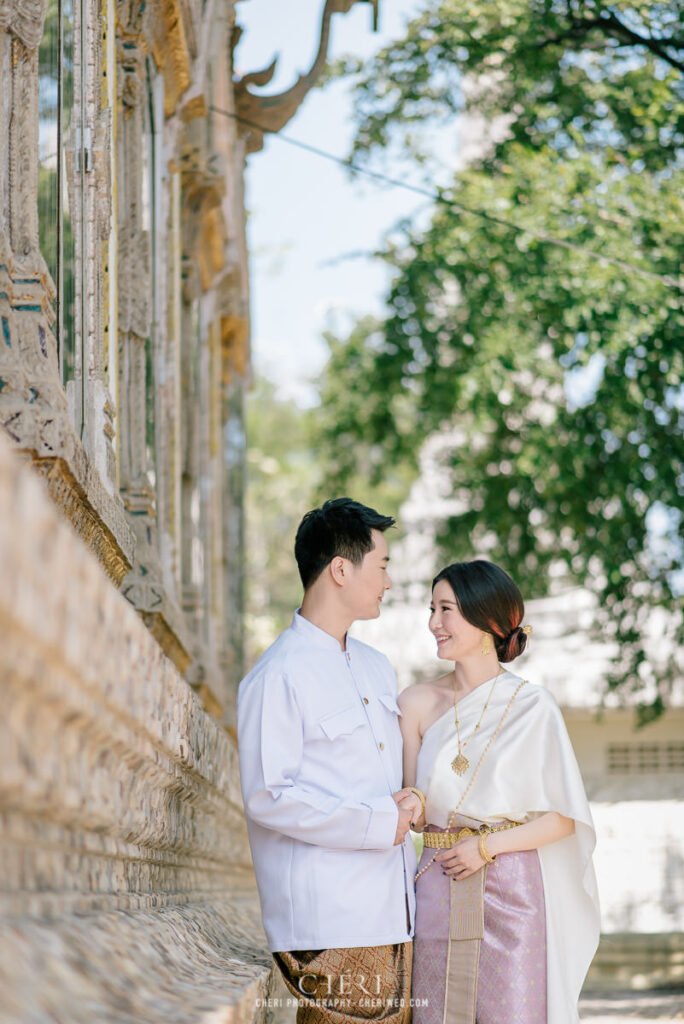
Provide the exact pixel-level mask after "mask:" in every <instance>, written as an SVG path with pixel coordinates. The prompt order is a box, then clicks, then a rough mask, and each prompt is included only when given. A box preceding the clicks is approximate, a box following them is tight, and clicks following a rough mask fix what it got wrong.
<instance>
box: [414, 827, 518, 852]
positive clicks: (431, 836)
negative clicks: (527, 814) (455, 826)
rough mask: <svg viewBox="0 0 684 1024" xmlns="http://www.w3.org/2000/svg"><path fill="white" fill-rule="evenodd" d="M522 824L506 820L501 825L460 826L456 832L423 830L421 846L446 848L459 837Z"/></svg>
mask: <svg viewBox="0 0 684 1024" xmlns="http://www.w3.org/2000/svg"><path fill="white" fill-rule="evenodd" d="M517 825H522V822H521V821H506V822H504V824H503V825H480V827H479V828H467V827H464V828H461V829H459V830H458V832H423V846H427V847H429V848H430V849H432V850H448V849H449V848H450V847H451V846H454V845H455V844H456V843H457V842H458V841H459V839H467V838H468V836H488V835H489V833H490V832H503V831H504V829H507V828H516V826H517Z"/></svg>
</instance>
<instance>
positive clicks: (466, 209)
mask: <svg viewBox="0 0 684 1024" xmlns="http://www.w3.org/2000/svg"><path fill="white" fill-rule="evenodd" d="M209 109H210V110H212V111H213V112H214V113H215V114H222V115H223V116H224V117H230V118H232V119H233V120H234V121H239V122H240V124H244V125H246V126H247V127H248V128H253V129H254V130H255V131H258V132H262V133H263V134H264V135H271V136H272V137H273V138H275V139H279V140H280V141H281V142H285V143H286V144H287V145H288V146H294V147H295V148H296V149H301V150H304V152H305V153H312V154H313V155H314V156H318V157H321V159H323V160H329V161H330V162H331V163H334V164H338V165H339V166H340V167H344V168H346V169H347V170H351V171H355V172H356V173H357V174H363V175H365V176H366V177H367V178H373V179H375V181H378V182H382V183H383V184H385V185H392V186H393V187H394V188H400V189H403V190H404V191H405V192H412V193H413V194H414V195H418V196H423V197H425V198H427V199H430V200H432V201H433V202H435V203H438V204H439V205H440V206H446V207H449V208H450V209H455V210H460V211H461V212H462V213H468V214H471V215H472V216H473V217H479V218H480V220H484V221H487V222H489V223H490V224H498V225H499V226H500V227H505V228H508V229H509V230H511V231H515V232H517V233H518V234H521V235H527V236H528V237H529V238H533V239H535V241H537V242H541V243H542V244H543V245H556V246H559V247H560V248H563V249H569V250H570V251H571V252H577V253H581V254H582V255H584V256H587V257H589V259H592V260H597V261H598V262H600V263H607V264H610V266H613V267H617V268H618V269H619V270H624V271H628V272H631V273H634V274H639V275H641V276H642V277H649V278H651V279H653V280H656V281H660V283H661V284H664V285H667V287H668V288H674V289H676V290H677V291H684V281H678V280H677V279H676V278H675V277H672V276H671V275H670V274H659V273H658V272H657V271H656V270H648V269H647V268H646V267H638V266H636V264H634V263H628V262H627V261H626V260H621V259H618V258H617V257H615V256H607V255H605V254H604V253H600V252H596V251H595V250H594V249H588V248H587V247H586V246H584V245H579V244H578V243H577V242H569V241H567V239H564V238H556V237H555V236H554V235H547V234H544V233H543V232H540V231H535V229H534V228H529V227H525V225H523V224H517V223H516V222H515V221H512V220H508V219H507V218H505V217H498V216H496V215H495V214H493V213H488V212H487V211H486V210H481V209H478V208H476V207H472V206H467V205H466V204H465V203H461V202H460V201H459V200H457V199H453V198H452V197H449V196H447V195H445V194H444V193H443V192H441V191H435V190H434V189H430V188H426V187H424V186H422V185H414V184H412V183H411V182H408V181H401V180H400V179H398V178H391V177H390V176H389V175H387V174H383V173H382V172H381V171H374V170H372V169H371V168H369V167H363V166H361V165H360V164H355V163H354V161H353V160H349V159H345V158H344V157H340V156H337V155H336V154H335V153H329V152H328V151H327V150H325V149H321V148H320V147H319V146H314V145H312V144H311V143H310V142H303V141H302V140H301V139H293V138H292V136H290V135H283V133H282V132H272V131H270V130H269V129H268V128H266V127H264V126H263V125H260V124H257V123H256V122H255V121H251V120H249V119H248V118H246V117H242V116H241V115H240V114H236V113H234V112H233V111H230V110H223V109H222V108H221V107H215V106H213V105H212V106H210V107H209Z"/></svg>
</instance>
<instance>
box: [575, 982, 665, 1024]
mask: <svg viewBox="0 0 684 1024" xmlns="http://www.w3.org/2000/svg"><path fill="white" fill-rule="evenodd" d="M580 1017H581V1019H582V1024H635V1022H637V1021H652V1020H657V1021H660V1024H676V1022H679V1021H684V990H681V991H676V992H673V991H665V990H663V991H654V992H601V993H593V992H592V993H587V994H586V995H584V996H582V998H581V999H580Z"/></svg>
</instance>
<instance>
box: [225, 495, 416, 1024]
mask: <svg viewBox="0 0 684 1024" xmlns="http://www.w3.org/2000/svg"><path fill="white" fill-rule="evenodd" d="M393 524H394V520H393V519H392V518H391V517H390V516H382V515H379V513H377V512H376V511H375V510H374V509H371V508H368V507H366V506H365V505H361V504H359V503H358V502H356V501H352V500H351V499H349V498H337V499H335V500H333V501H327V502H326V503H325V504H324V505H323V506H322V507H321V508H318V509H314V510H313V511H311V512H308V513H307V514H306V515H305V516H304V518H303V520H302V522H301V523H300V525H299V529H298V531H297V537H296V540H295V558H296V560H297V565H298V568H299V573H300V576H301V579H302V583H303V585H304V598H303V601H302V607H301V609H300V610H299V611H297V612H296V613H295V615H294V617H293V620H292V625H291V626H290V627H289V628H288V629H286V630H285V632H284V633H282V634H281V635H280V636H279V637H278V639H277V640H276V641H275V643H274V644H273V645H272V646H271V647H270V648H269V650H268V651H266V653H265V654H264V655H263V656H262V657H261V658H260V659H259V661H258V662H257V664H256V665H255V667H254V668H253V669H252V671H251V672H250V673H249V675H247V676H246V677H245V679H243V681H242V683H241V684H240V690H239V695H238V736H239V747H240V772H241V777H242V793H243V797H244V802H245V811H246V815H247V826H248V830H249V840H250V845H251V849H252V857H253V860H254V867H255V871H256V876H257V883H258V886H259V897H260V900H261V910H262V917H263V921H264V927H265V930H266V934H267V937H268V942H269V948H270V949H271V951H272V952H273V955H274V958H275V960H276V963H277V964H278V966H279V968H280V970H281V971H282V973H283V976H284V978H285V981H286V983H287V985H288V987H289V988H290V990H291V991H292V992H293V993H294V994H295V995H296V996H297V998H298V1000H299V1006H300V1009H299V1011H298V1022H299V1024H305V1022H306V1024H319V1022H326V1024H343V1022H346V1021H348V1020H349V1019H350V1018H351V1017H354V1018H359V1017H360V1018H364V1017H366V1018H373V1019H375V1020H382V1021H384V1022H387V1024H404V1022H406V1021H407V1020H408V1018H409V1015H410V1010H409V1006H410V1000H409V997H410V974H411V945H410V938H411V934H412V930H413V914H414V896H413V874H414V867H415V854H414V850H413V844H412V843H411V839H410V837H408V836H407V833H408V830H409V828H410V825H411V823H412V821H414V820H415V819H416V818H417V817H418V815H419V814H420V801H419V799H418V798H417V797H416V796H415V795H414V794H413V793H411V792H410V791H408V790H402V789H401V763H402V757H401V753H402V746H401V734H400V731H399V725H398V715H399V714H400V711H399V708H398V706H397V701H396V681H395V677H394V673H393V671H392V669H391V667H390V665H389V662H388V661H387V659H386V658H385V657H384V655H382V654H380V653H379V652H378V651H375V650H373V648H371V647H368V646H366V645H365V644H362V643H360V642H359V641H357V640H353V639H351V638H350V637H348V636H347V630H348V629H349V627H350V626H351V624H352V622H354V620H355V619H372V618H376V617H377V616H378V615H379V614H380V602H381V601H382V598H383V595H384V593H385V591H386V590H388V589H389V588H390V586H391V581H390V578H389V575H388V573H387V563H388V561H389V556H388V550H387V542H386V540H385V537H384V531H385V530H387V529H388V527H390V526H392V525H393Z"/></svg>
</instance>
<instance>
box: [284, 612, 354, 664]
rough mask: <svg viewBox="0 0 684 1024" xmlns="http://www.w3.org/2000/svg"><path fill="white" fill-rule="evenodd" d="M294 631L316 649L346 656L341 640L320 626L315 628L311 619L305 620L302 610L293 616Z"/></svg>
mask: <svg viewBox="0 0 684 1024" xmlns="http://www.w3.org/2000/svg"><path fill="white" fill-rule="evenodd" d="M291 628H292V629H294V631H295V633H297V634H298V636H301V637H302V638H303V639H305V640H306V642H307V643H310V644H313V645H314V646H316V647H321V648H324V649H325V650H327V651H337V653H338V654H344V653H345V651H344V650H343V649H342V648H341V647H340V642H339V640H338V639H337V638H336V637H334V636H331V634H330V633H326V631H325V630H324V629H321V627H320V626H315V625H314V624H313V622H310V621H309V619H305V618H304V616H303V615H302V610H301V608H298V609H297V611H296V612H295V613H294V615H293V616H292V627H291ZM348 644H349V634H347V650H348V649H349V646H348Z"/></svg>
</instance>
